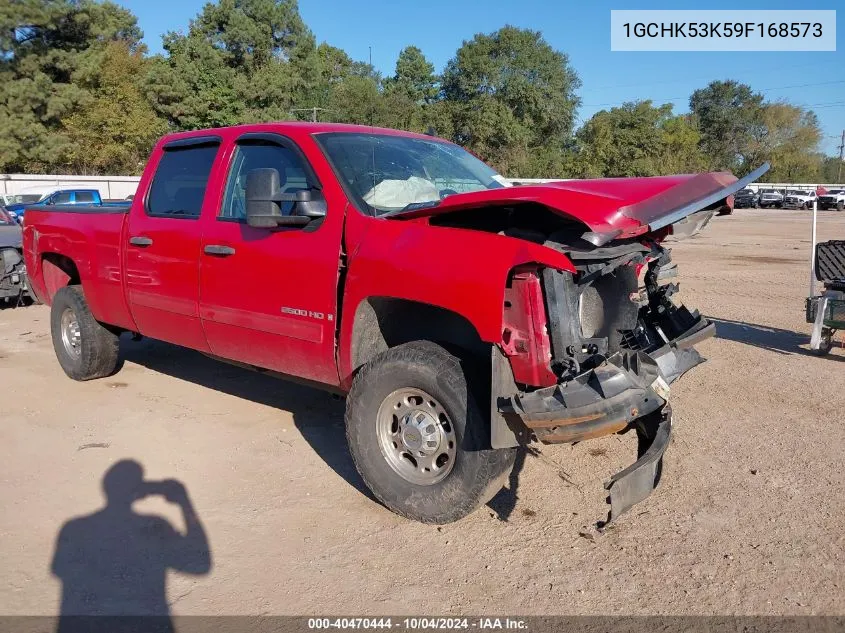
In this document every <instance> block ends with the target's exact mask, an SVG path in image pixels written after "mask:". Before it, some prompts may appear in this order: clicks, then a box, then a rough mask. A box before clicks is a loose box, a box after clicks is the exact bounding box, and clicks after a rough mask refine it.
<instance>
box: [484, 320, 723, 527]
mask: <svg viewBox="0 0 845 633" xmlns="http://www.w3.org/2000/svg"><path fill="white" fill-rule="evenodd" d="M696 316H697V318H696V320H695V322H694V324H693V325H692V327H690V328H689V329H688V330H686V331H685V332H684V333H683V334H682V335H681V336H679V337H677V338H675V339H674V340H672V341H669V342H667V343H666V344H665V345H663V346H662V347H660V348H658V349H655V350H653V351H651V352H649V353H646V352H644V351H619V352H617V353H615V354H613V355H612V356H610V357H608V358H607V359H606V360H604V361H603V362H602V363H601V364H599V365H598V366H596V367H594V368H592V369H589V370H587V371H585V372H583V373H581V374H580V375H578V376H576V377H575V378H574V379H572V380H569V381H566V382H563V383H560V384H557V385H554V386H551V387H546V388H543V389H538V390H536V391H533V392H531V393H518V394H516V395H514V396H512V397H509V398H500V399H499V407H498V408H499V412H500V413H501V414H502V416H503V417H504V419H506V420H508V423H509V425H510V426H511V428H514V425H515V424H522V425H524V426H525V427H526V428H527V429H528V432H529V433H530V434H533V435H534V436H535V437H536V439H537V440H539V441H541V442H543V443H549V444H553V443H571V442H580V441H582V440H586V439H591V438H596V437H601V436H604V435H609V434H613V433H620V432H626V431H629V430H632V429H633V430H635V431H636V432H637V436H638V440H639V448H638V460H637V461H636V462H635V463H634V464H632V465H631V466H629V467H628V468H626V469H624V470H622V471H621V472H619V473H617V474H616V475H614V476H613V477H612V478H611V479H610V481H608V482H607V483H606V484H605V488H606V489H607V490H608V491H609V493H610V505H611V510H610V516H609V520H613V519H615V518H616V517H618V516H619V515H621V514H622V513H624V512H625V511H627V510H628V509H630V508H631V507H632V506H633V505H634V504H636V503H639V502H640V501H642V500H643V499H645V498H646V497H647V496H648V495H649V494H651V491H652V490H653V489H654V487H655V486H656V485H657V482H658V479H659V475H660V468H661V458H662V456H663V453H664V451H665V450H666V447H667V446H668V444H669V438H670V435H671V429H672V414H671V408H670V406H669V404H668V401H669V385H671V384H672V383H673V382H675V381H676V380H677V379H678V378H680V377H681V376H682V375H683V374H684V373H686V372H687V371H689V370H690V369H692V368H693V367H695V366H696V365H699V364H701V363H702V362H704V359H703V358H702V357H701V356H700V355H699V354H698V352H697V351H696V350H695V349H694V347H693V346H694V345H695V344H696V343H698V342H699V341H702V340H704V339H706V338H709V337H710V336H713V334H715V325H714V324H713V323H710V322H709V321H708V320H707V319H705V318H704V317H701V316H698V315H696Z"/></svg>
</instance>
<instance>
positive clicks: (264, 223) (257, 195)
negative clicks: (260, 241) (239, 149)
mask: <svg viewBox="0 0 845 633" xmlns="http://www.w3.org/2000/svg"><path fill="white" fill-rule="evenodd" d="M280 195H281V187H280V186H279V172H278V171H277V170H275V169H273V168H272V167H262V168H260V169H252V170H250V171H249V172H248V173H247V175H246V223H247V224H248V225H249V226H255V227H258V228H272V227H275V226H278V225H279V222H278V220H279V219H280V218H281V217H282V212H281V210H280V209H279V205H278V202H277V200H278V197H279V196H280Z"/></svg>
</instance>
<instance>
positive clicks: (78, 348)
mask: <svg viewBox="0 0 845 633" xmlns="http://www.w3.org/2000/svg"><path fill="white" fill-rule="evenodd" d="M61 330H62V345H64V348H65V351H66V352H67V353H68V355H70V356H71V357H73V358H79V356H80V354H82V332H81V331H80V330H79V321H78V320H77V318H76V313H75V312H74V311H73V310H71V309H70V308H65V310H64V312H62V321H61Z"/></svg>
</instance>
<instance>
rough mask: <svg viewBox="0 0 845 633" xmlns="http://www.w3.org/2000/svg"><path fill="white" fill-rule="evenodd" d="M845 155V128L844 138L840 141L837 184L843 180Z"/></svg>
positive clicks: (843, 131) (844, 131)
mask: <svg viewBox="0 0 845 633" xmlns="http://www.w3.org/2000/svg"><path fill="white" fill-rule="evenodd" d="M843 157H845V130H842V140H841V141H840V142H839V170H838V172H837V174H836V184H837V185H838V184H839V183H841V182H842V160H843Z"/></svg>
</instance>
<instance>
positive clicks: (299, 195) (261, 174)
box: [246, 167, 326, 228]
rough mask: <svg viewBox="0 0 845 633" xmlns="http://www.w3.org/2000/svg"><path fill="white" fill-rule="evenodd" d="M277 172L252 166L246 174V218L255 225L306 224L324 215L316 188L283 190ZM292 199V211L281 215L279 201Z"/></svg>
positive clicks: (270, 226) (249, 223)
mask: <svg viewBox="0 0 845 633" xmlns="http://www.w3.org/2000/svg"><path fill="white" fill-rule="evenodd" d="M280 181H281V179H280V177H279V172H278V170H276V169H273V168H272V167H260V168H258V169H251V170H250V171H249V172H247V175H246V222H247V224H248V225H249V226H254V227H258V228H274V227H277V226H305V225H306V224H308V223H309V222H311V220H313V219H315V218H321V217H323V216H325V215H326V201H325V199H324V198H323V196H322V194H321V193H320V192H319V191H314V190H311V189H306V190H304V191H297V192H296V193H282V192H281V186H280ZM282 202H293V203H294V208H293V213H292V214H291V215H282V211H281V203H282Z"/></svg>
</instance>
